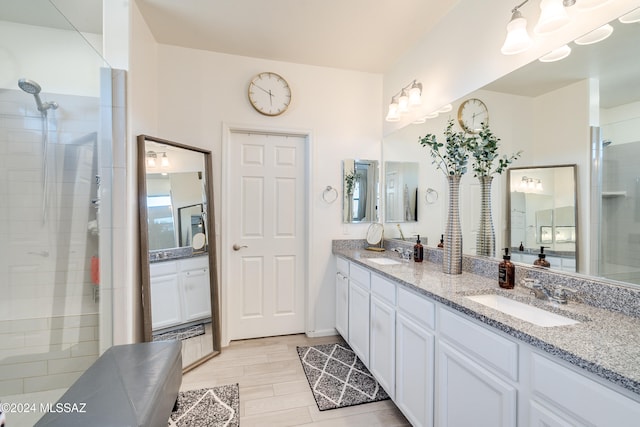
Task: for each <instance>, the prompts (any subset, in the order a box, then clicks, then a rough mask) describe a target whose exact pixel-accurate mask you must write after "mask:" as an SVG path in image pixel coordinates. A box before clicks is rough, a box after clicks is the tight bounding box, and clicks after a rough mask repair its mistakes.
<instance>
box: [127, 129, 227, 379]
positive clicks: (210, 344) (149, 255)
mask: <svg viewBox="0 0 640 427" xmlns="http://www.w3.org/2000/svg"><path fill="white" fill-rule="evenodd" d="M211 165H212V161H211V152H210V151H206V150H202V149H199V148H196V147H190V146H187V145H184V144H180V143H177V142H172V141H167V140H163V139H160V138H155V137H151V136H148V135H139V136H138V190H139V207H140V259H141V267H140V270H141V279H142V280H141V291H142V305H143V307H142V308H143V315H144V339H145V341H159V340H170V339H177V340H180V341H181V342H182V363H183V371H184V372H186V371H188V370H190V369H193V368H195V367H196V366H198V365H199V364H201V363H203V362H205V361H206V360H209V359H210V358H211V357H213V356H215V355H217V354H219V353H220V309H219V303H218V286H217V269H216V251H215V236H214V235H213V230H214V228H213V224H214V221H213V191H212V184H211V183H212V170H211V167H212V166H211Z"/></svg>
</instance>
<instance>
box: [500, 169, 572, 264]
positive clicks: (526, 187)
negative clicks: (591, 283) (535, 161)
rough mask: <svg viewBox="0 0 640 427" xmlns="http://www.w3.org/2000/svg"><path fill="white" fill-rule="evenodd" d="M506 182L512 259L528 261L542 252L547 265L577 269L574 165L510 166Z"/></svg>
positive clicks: (531, 261) (530, 261)
mask: <svg viewBox="0 0 640 427" xmlns="http://www.w3.org/2000/svg"><path fill="white" fill-rule="evenodd" d="M507 183H508V184H507V187H508V188H509V198H508V209H509V215H508V216H507V233H508V239H509V240H508V242H510V243H509V245H510V246H511V252H512V260H514V261H519V262H523V263H525V264H530V265H531V264H533V262H534V261H535V260H536V259H538V254H540V253H541V252H542V253H544V254H545V257H544V258H545V259H546V261H548V262H549V263H550V264H551V266H550V268H556V269H561V270H563V271H573V272H575V271H577V267H578V265H577V264H578V262H577V260H578V257H577V250H578V236H579V233H578V215H577V210H576V206H578V204H577V192H576V165H560V166H540V167H523V168H510V169H509V170H508V175H507Z"/></svg>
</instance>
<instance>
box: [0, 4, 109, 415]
mask: <svg viewBox="0 0 640 427" xmlns="http://www.w3.org/2000/svg"><path fill="white" fill-rule="evenodd" d="M67 4H68V3H67ZM36 9H37V12H38V13H37V14H35V13H32V12H35V11H36ZM30 16H39V17H40V18H41V19H40V20H39V21H38V22H30V21H29V19H30ZM43 17H46V19H44V18H43ZM0 40H2V41H3V43H2V49H0V55H2V58H1V59H2V67H1V70H0V242H1V243H2V244H1V245H0V401H3V402H11V403H22V402H31V403H36V404H37V403H47V402H51V401H53V402H55V400H56V399H57V398H58V397H59V395H61V394H62V393H63V392H64V390H65V389H66V388H67V387H68V386H69V385H70V384H72V383H73V382H74V381H75V380H76V379H77V378H78V377H79V376H80V375H81V374H82V372H84V370H85V369H86V368H87V367H88V366H90V365H91V364H92V363H93V361H95V360H96V358H97V357H98V355H99V354H100V350H101V349H103V348H105V347H108V346H109V345H110V333H109V331H110V327H111V326H110V325H111V308H110V301H109V297H108V295H107V296H106V297H105V296H104V295H101V292H100V288H101V287H107V288H108V287H109V284H108V283H101V280H100V278H101V275H100V271H99V270H100V266H101V265H103V266H104V265H105V264H104V260H102V261H101V255H104V254H103V253H101V251H103V250H104V248H105V246H104V242H102V244H101V238H102V236H101V234H102V233H101V230H104V229H105V225H106V224H105V223H104V221H105V218H103V217H104V215H101V214H102V213H104V212H101V210H102V209H104V206H105V205H106V206H108V205H109V204H108V203H106V204H105V201H104V200H100V195H101V194H102V191H101V188H100V187H101V186H104V185H106V186H107V187H108V186H110V182H109V177H106V179H105V177H104V176H102V177H101V175H102V174H101V173H100V171H101V170H104V167H106V166H108V163H109V161H110V157H109V155H106V156H105V153H107V154H108V148H107V147H106V146H105V143H104V142H103V141H104V140H105V137H104V136H103V134H102V130H103V129H107V128H110V126H104V124H103V121H104V120H105V119H106V120H108V117H109V112H108V111H101V108H104V107H102V106H103V105H104V103H102V102H101V100H100V93H101V90H100V89H101V84H102V83H101V82H103V81H105V76H107V75H108V73H105V70H108V67H107V65H106V64H105V62H104V61H103V60H102V58H101V57H100V55H99V54H98V52H97V49H96V46H98V47H99V46H101V34H98V33H89V32H83V33H82V34H81V33H79V32H78V31H77V30H76V29H75V28H74V26H72V25H71V24H70V22H68V20H67V19H66V18H65V16H64V15H62V13H61V12H60V11H59V10H58V8H57V7H56V1H55V0H51V1H47V0H21V1H20V2H2V3H0ZM101 76H102V77H101ZM107 139H108V140H109V141H110V138H107ZM109 143H110V142H109ZM107 202H108V201H107ZM107 220H108V218H107ZM107 255H108V254H107ZM36 412H37V411H36ZM5 415H6V417H7V423H8V424H7V425H31V424H32V423H33V421H35V420H37V419H38V418H39V417H40V416H41V415H42V414H37V413H36V414H32V417H35V418H28V415H27V414H14V413H8V414H5Z"/></svg>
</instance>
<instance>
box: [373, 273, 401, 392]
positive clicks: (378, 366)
mask: <svg viewBox="0 0 640 427" xmlns="http://www.w3.org/2000/svg"><path fill="white" fill-rule="evenodd" d="M395 306H396V285H395V283H392V282H390V281H388V280H386V279H384V278H382V277H380V276H378V275H377V274H372V275H371V313H370V315H371V320H370V324H369V328H370V346H369V370H370V371H371V373H372V374H373V376H375V377H376V379H377V380H378V382H379V383H380V385H381V386H382V388H384V389H385V391H386V392H387V394H388V395H389V396H390V397H391V398H392V399H393V398H394V396H395V384H396V381H395V376H396V372H395V369H396V351H395V343H396V307H395Z"/></svg>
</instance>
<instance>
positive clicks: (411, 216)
mask: <svg viewBox="0 0 640 427" xmlns="http://www.w3.org/2000/svg"><path fill="white" fill-rule="evenodd" d="M419 167H420V165H419V164H418V163H416V162H384V213H385V215H384V221H385V222H416V221H417V220H418V171H419Z"/></svg>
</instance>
